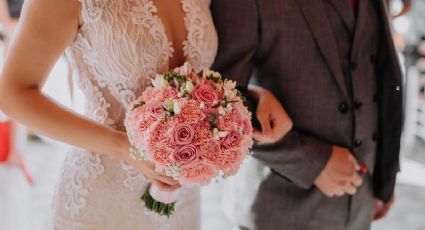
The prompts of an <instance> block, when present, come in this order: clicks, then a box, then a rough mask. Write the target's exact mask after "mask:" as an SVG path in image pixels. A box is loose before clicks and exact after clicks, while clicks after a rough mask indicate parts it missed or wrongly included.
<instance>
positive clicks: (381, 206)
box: [373, 195, 394, 220]
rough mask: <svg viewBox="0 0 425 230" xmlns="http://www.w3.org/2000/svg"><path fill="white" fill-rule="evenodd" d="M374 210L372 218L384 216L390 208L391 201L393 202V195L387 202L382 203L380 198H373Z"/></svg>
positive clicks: (377, 218) (376, 218)
mask: <svg viewBox="0 0 425 230" xmlns="http://www.w3.org/2000/svg"><path fill="white" fill-rule="evenodd" d="M374 202H375V204H374V206H375V210H374V213H373V220H379V219H382V218H384V217H385V216H386V215H387V214H388V211H389V210H390V209H391V207H392V205H393V203H394V195H393V196H392V197H391V199H390V200H389V201H388V202H387V203H384V202H383V201H382V200H380V199H378V198H375V201H374Z"/></svg>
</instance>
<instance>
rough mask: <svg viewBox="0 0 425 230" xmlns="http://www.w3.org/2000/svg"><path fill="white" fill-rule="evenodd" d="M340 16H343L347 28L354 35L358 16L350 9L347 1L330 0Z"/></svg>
mask: <svg viewBox="0 0 425 230" xmlns="http://www.w3.org/2000/svg"><path fill="white" fill-rule="evenodd" d="M328 1H329V2H330V3H331V4H332V6H333V7H334V8H335V10H336V11H337V12H338V14H339V15H340V16H341V18H342V20H343V21H344V24H345V26H346V27H347V29H348V30H349V31H350V32H351V34H354V28H355V26H356V15H355V14H354V10H353V9H352V8H351V7H350V5H349V4H348V2H347V0H328Z"/></svg>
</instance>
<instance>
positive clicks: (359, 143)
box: [354, 139, 363, 148]
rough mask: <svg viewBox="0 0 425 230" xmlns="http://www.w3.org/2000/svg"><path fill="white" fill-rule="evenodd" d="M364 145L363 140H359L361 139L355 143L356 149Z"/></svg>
mask: <svg viewBox="0 0 425 230" xmlns="http://www.w3.org/2000/svg"><path fill="white" fill-rule="evenodd" d="M362 144H363V142H362V141H361V140H359V139H356V140H355V141H354V147H356V148H358V147H360V146H362Z"/></svg>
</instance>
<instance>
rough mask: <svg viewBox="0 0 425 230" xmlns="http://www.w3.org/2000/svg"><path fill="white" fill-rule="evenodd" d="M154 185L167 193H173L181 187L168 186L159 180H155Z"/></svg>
mask: <svg viewBox="0 0 425 230" xmlns="http://www.w3.org/2000/svg"><path fill="white" fill-rule="evenodd" d="M152 184H154V185H155V186H156V187H157V188H159V190H161V191H166V192H172V191H175V190H176V189H178V188H180V187H181V186H180V185H179V184H177V185H168V184H166V183H164V182H162V181H159V180H153V181H152Z"/></svg>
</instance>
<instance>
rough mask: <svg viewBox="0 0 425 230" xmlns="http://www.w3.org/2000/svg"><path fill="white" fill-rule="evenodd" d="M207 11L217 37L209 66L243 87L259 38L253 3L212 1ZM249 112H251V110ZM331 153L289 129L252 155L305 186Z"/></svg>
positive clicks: (324, 145)
mask: <svg viewBox="0 0 425 230" xmlns="http://www.w3.org/2000/svg"><path fill="white" fill-rule="evenodd" d="M211 10H212V14H213V18H214V22H215V26H216V29H217V32H218V36H219V50H218V54H217V58H216V62H215V64H214V66H213V69H215V70H217V71H220V72H221V73H222V74H223V76H225V77H227V78H229V79H232V80H235V81H237V85H238V87H239V89H242V90H246V89H247V86H248V84H249V81H250V79H251V76H252V74H253V69H254V66H255V62H256V53H257V50H258V48H259V43H260V39H261V34H260V25H259V21H260V15H259V11H258V7H257V2H256V0H226V1H223V0H213V1H212V3H211ZM251 104H252V103H251ZM251 111H252V112H255V109H251ZM253 117H255V114H254V116H253ZM331 152H332V145H331V144H329V143H326V142H325V141H323V140H320V139H318V138H316V137H314V136H309V135H305V134H303V133H302V132H299V131H292V132H291V133H289V134H288V135H287V136H286V137H285V138H284V140H281V141H280V143H278V144H275V145H273V146H266V147H261V148H260V149H256V150H255V153H254V157H256V158H258V159H260V160H261V161H263V162H264V163H266V164H267V165H268V166H270V167H271V168H272V169H273V170H274V171H275V172H276V173H278V174H280V175H282V176H284V177H286V178H288V179H289V180H291V181H293V182H294V183H296V184H297V185H298V186H300V187H302V188H305V189H308V188H310V187H311V186H312V185H313V184H314V181H315V179H316V178H317V177H318V176H319V174H320V173H321V172H322V171H323V169H324V168H325V166H326V164H327V162H328V161H329V159H330V156H331Z"/></svg>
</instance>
